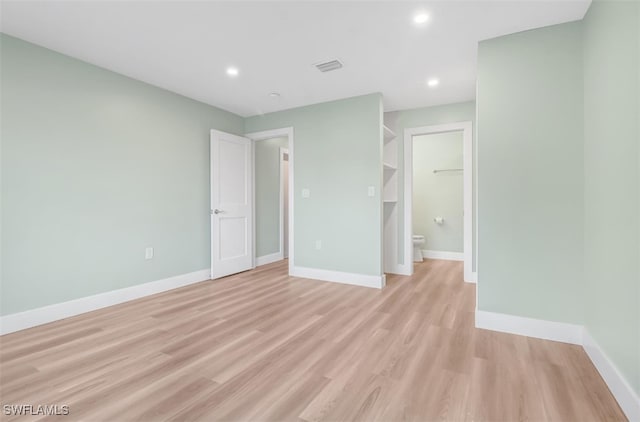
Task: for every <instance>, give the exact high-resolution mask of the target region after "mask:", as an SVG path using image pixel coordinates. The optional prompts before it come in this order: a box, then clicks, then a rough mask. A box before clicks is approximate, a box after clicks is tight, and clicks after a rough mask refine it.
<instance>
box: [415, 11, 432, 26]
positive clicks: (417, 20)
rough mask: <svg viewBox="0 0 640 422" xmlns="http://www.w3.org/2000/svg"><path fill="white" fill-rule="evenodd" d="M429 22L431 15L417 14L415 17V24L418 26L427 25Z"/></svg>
mask: <svg viewBox="0 0 640 422" xmlns="http://www.w3.org/2000/svg"><path fill="white" fill-rule="evenodd" d="M428 20H429V15H428V14H427V13H424V12H420V13H416V14H415V16H414V17H413V22H414V23H417V24H418V25H422V24H423V23H426V22H427V21H428Z"/></svg>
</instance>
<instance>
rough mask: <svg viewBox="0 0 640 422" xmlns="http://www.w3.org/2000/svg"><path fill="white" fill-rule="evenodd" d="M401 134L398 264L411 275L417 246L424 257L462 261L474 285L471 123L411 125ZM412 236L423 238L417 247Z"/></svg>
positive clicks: (466, 276)
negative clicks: (401, 254)
mask: <svg viewBox="0 0 640 422" xmlns="http://www.w3.org/2000/svg"><path fill="white" fill-rule="evenodd" d="M404 135H405V136H404V181H405V183H404V185H405V186H404V236H403V237H404V241H405V244H404V263H405V265H408V266H409V269H410V273H413V260H414V252H415V251H416V250H417V249H418V248H420V249H419V250H420V252H421V253H422V254H424V255H427V256H426V257H427V258H435V259H455V260H463V261H464V280H465V281H467V282H475V281H476V273H475V271H474V236H473V233H474V229H473V227H474V218H473V214H474V213H473V209H474V208H473V159H472V157H473V143H472V142H473V141H472V139H473V137H472V124H471V122H459V123H451V124H445V125H437V126H424V127H417V128H411V129H406V130H405V134H404ZM417 142H420V143H419V144H417ZM414 153H415V154H416V156H415V157H414ZM414 160H417V161H414ZM414 166H416V167H417V166H419V168H416V170H417V172H416V174H415V175H414ZM417 177H420V180H414V179H415V178H417ZM414 203H415V204H414ZM416 213H418V214H419V215H420V218H417V215H416ZM418 231H419V232H420V233H418ZM414 235H418V236H424V241H423V243H422V240H423V239H420V238H417V239H416V240H415V241H414ZM421 243H422V244H421ZM414 244H415V245H414Z"/></svg>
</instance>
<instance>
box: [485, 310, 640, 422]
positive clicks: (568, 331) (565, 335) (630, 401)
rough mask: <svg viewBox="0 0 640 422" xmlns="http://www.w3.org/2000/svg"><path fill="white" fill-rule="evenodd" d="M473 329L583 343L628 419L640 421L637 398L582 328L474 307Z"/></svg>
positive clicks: (612, 364) (639, 405) (638, 399)
mask: <svg viewBox="0 0 640 422" xmlns="http://www.w3.org/2000/svg"><path fill="white" fill-rule="evenodd" d="M476 328H484V329H487V330H493V331H500V332H504V333H511V334H519V335H523V336H527V337H535V338H541V339H545V340H554V341H560V342H563V343H571V344H578V345H580V346H582V347H583V348H584V350H585V352H586V353H587V355H588V356H589V358H590V359H591V361H592V362H593V365H594V366H595V367H596V369H597V370H598V372H599V373H600V375H601V376H602V378H603V379H604V381H605V383H606V384H607V386H608V387H609V390H611V393H612V394H613V396H614V397H615V399H616V401H617V402H618V404H619V405H620V408H621V409H622V411H623V412H624V413H625V415H626V416H627V418H628V419H629V420H630V421H640V397H639V396H638V394H636V392H635V391H634V390H633V388H632V387H631V386H630V385H629V383H628V382H627V380H626V379H625V378H624V377H623V376H622V374H621V373H620V371H619V370H618V369H617V368H616V366H615V364H614V363H613V362H612V361H611V359H609V357H608V356H607V355H606V353H604V351H603V350H602V348H601V347H600V346H599V345H598V343H596V341H595V340H594V339H593V337H591V335H590V334H589V332H588V331H587V330H586V329H585V327H583V326H581V325H575V324H567V323H563V322H553V321H545V320H540V319H533V318H525V317H520V316H515V315H507V314H500V313H495V312H487V311H479V310H477V311H476Z"/></svg>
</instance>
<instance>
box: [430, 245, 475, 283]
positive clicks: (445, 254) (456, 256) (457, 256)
mask: <svg viewBox="0 0 640 422" xmlns="http://www.w3.org/2000/svg"><path fill="white" fill-rule="evenodd" d="M422 256H423V257H425V258H429V259H444V260H445V261H464V253H463V252H449V251H432V250H429V249H423V250H422ZM465 281H467V280H465Z"/></svg>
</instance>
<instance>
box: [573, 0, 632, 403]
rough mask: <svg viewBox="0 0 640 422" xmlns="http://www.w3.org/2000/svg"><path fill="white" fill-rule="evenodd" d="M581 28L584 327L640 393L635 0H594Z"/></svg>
mask: <svg viewBox="0 0 640 422" xmlns="http://www.w3.org/2000/svg"><path fill="white" fill-rule="evenodd" d="M583 30H584V180H585V183H584V207H585V224H584V239H585V260H584V261H585V282H584V284H585V287H586V318H585V325H586V327H587V330H588V331H589V333H590V334H591V336H592V337H593V338H594V340H595V341H596V342H597V343H598V344H599V345H600V347H601V348H602V350H603V351H604V352H605V353H606V354H607V356H608V357H609V358H610V359H611V361H612V362H614V364H615V365H616V366H617V367H618V369H619V370H620V372H621V373H622V374H623V375H624V376H625V377H626V379H627V380H628V381H629V384H630V385H631V387H632V388H633V389H634V390H635V391H636V393H637V394H639V395H640V204H639V198H640V129H639V125H640V123H639V122H640V105H639V102H640V65H639V60H640V3H638V2H622V1H594V2H593V3H592V5H591V7H590V8H589V11H588V12H587V15H586V17H585V19H584V21H583Z"/></svg>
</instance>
